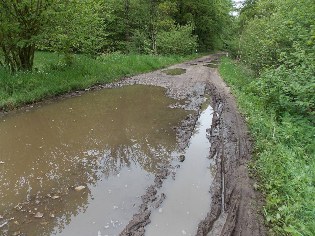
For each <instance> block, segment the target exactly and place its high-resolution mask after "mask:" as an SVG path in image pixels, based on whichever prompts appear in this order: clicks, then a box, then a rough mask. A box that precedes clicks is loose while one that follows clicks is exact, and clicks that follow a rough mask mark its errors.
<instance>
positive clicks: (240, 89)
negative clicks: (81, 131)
mask: <svg viewBox="0 0 315 236" xmlns="http://www.w3.org/2000/svg"><path fill="white" fill-rule="evenodd" d="M219 71H220V74H221V76H222V77H223V79H224V80H225V81H226V82H227V83H228V84H229V85H230V86H231V88H232V91H233V93H234V95H235V96H236V98H237V101H238V104H239V107H240V110H241V111H242V112H243V113H244V115H245V117H246V120H247V122H248V125H249V128H250V131H251V134H252V136H253V138H254V160H253V161H252V163H251V173H252V174H253V175H255V176H256V178H257V179H258V181H259V184H258V186H259V189H260V191H262V192H263V194H264V196H265V198H266V202H265V206H264V209H263V213H264V215H265V220H266V223H267V224H268V226H269V228H270V232H269V233H270V235H309V236H311V235H315V156H314V155H315V143H314V140H315V138H314V137H315V136H314V134H315V128H314V126H313V125H312V124H311V123H310V121H309V119H306V118H305V117H302V116H298V115H296V116H295V115H292V114H288V113H287V114H282V116H281V117H280V118H279V117H278V116H276V115H275V114H276V112H275V111H274V108H273V107H271V106H270V105H269V106H268V104H264V103H263V101H262V99H261V98H260V96H259V95H258V94H257V93H255V92H253V91H255V90H254V89H252V88H253V86H255V83H257V80H258V79H255V78H254V76H253V74H252V73H251V72H250V71H249V70H247V69H245V68H244V67H243V66H242V65H240V64H237V63H235V62H233V61H232V60H230V59H228V58H225V59H223V60H222V63H221V64H220V66H219Z"/></svg>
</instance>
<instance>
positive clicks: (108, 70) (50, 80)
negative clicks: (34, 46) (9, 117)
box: [0, 52, 196, 110]
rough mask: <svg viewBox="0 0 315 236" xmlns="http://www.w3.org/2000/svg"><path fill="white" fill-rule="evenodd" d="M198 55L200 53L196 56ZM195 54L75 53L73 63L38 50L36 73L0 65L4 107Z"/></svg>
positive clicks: (0, 102)
mask: <svg viewBox="0 0 315 236" xmlns="http://www.w3.org/2000/svg"><path fill="white" fill-rule="evenodd" d="M194 56H196V55H194ZM194 56H186V57H182V56H153V55H124V54H120V53H112V54H107V55H104V56H100V57H98V58H96V59H92V58H91V57H88V56H85V55H75V56H74V58H72V59H71V61H72V63H71V64H67V63H65V62H64V57H61V56H59V55H58V54H56V53H48V52H38V53H36V55H35V61H34V70H33V72H18V73H16V74H14V75H12V74H11V73H10V72H9V71H8V70H6V69H4V68H1V67H0V110H1V109H13V108H15V107H17V106H20V105H23V104H26V103H32V102H35V101H39V100H41V99H43V98H47V97H52V96H56V95H59V94H64V93H67V92H71V91H74V90H79V89H84V88H87V87H89V86H92V85H94V84H98V83H109V82H112V81H115V80H117V79H119V78H122V77H125V76H131V75H135V74H139V73H143V72H148V71H152V70H155V69H159V68H163V67H166V66H168V65H170V64H175V63H178V62H181V61H183V60H187V59H190V58H192V57H194Z"/></svg>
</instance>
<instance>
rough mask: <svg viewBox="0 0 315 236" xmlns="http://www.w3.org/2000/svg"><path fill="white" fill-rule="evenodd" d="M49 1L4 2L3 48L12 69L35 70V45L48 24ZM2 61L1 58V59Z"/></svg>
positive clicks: (0, 11)
mask: <svg viewBox="0 0 315 236" xmlns="http://www.w3.org/2000/svg"><path fill="white" fill-rule="evenodd" d="M51 3H52V2H51V1H50V0H45V1H39V0H37V1H30V0H24V1H10V0H3V1H0V48H1V50H2V55H3V62H1V63H0V64H3V65H6V66H7V67H8V68H9V69H10V70H11V72H15V71H18V70H31V69H32V66H33V59H34V52H35V44H36V41H37V40H38V36H39V35H40V33H41V31H42V29H43V28H44V27H45V25H46V20H47V17H46V15H45V11H46V10H47V9H49V8H50V6H51ZM0 60H1V58H0Z"/></svg>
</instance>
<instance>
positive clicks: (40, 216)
mask: <svg viewBox="0 0 315 236" xmlns="http://www.w3.org/2000/svg"><path fill="white" fill-rule="evenodd" d="M43 216H44V213H41V212H37V213H36V214H35V215H34V217H35V218H42V217H43Z"/></svg>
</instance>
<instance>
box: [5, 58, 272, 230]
mask: <svg viewBox="0 0 315 236" xmlns="http://www.w3.org/2000/svg"><path fill="white" fill-rule="evenodd" d="M222 55H223V54H215V55H210V56H206V57H203V58H200V59H197V60H194V61H190V62H186V63H183V64H179V65H175V66H172V67H170V68H168V69H171V70H172V69H176V68H181V69H182V70H183V71H185V73H182V74H180V75H168V74H165V72H164V70H158V71H155V72H152V73H147V74H142V75H138V76H134V77H131V78H124V79H122V80H120V81H117V82H115V83H112V84H105V85H96V86H93V87H91V88H89V89H86V90H84V91H76V92H73V93H70V94H67V95H63V96H61V97H58V98H54V99H50V100H48V101H44V102H40V103H38V104H34V105H29V106H26V107H23V108H21V109H19V111H16V112H9V115H11V114H13V113H18V112H25V111H28V110H32V109H33V108H32V106H34V107H38V106H43V107H45V106H47V104H54V103H55V101H58V102H60V101H65V100H68V98H72V97H80V96H83V95H84V94H85V93H91V91H92V92H93V91H97V90H104V91H106V90H111V89H114V88H121V87H126V86H127V87H134V85H149V86H158V87H162V88H164V89H165V94H166V96H167V97H169V98H172V99H175V100H174V102H172V103H171V104H169V105H168V107H169V108H172V109H179V110H182V111H186V112H187V113H186V115H185V118H183V119H182V120H181V122H180V123H179V124H173V125H171V128H172V130H173V132H174V136H173V137H174V139H175V140H176V145H177V148H176V150H175V151H174V149H173V151H172V152H171V153H169V154H168V155H173V158H171V159H168V160H169V161H162V162H160V163H159V165H158V168H155V171H153V172H152V171H151V172H150V173H151V174H149V175H146V174H144V175H143V176H147V180H148V181H147V182H146V184H147V185H145V184H144V185H145V191H143V190H141V191H143V192H142V193H140V192H141V191H139V194H140V195H139V197H138V199H137V200H136V203H135V204H134V207H133V209H130V206H129V207H127V208H128V210H127V208H125V210H124V212H126V211H128V212H129V213H130V214H129V215H128V216H126V218H125V221H124V223H123V224H121V225H120V228H119V229H120V231H118V230H117V231H112V232H111V233H108V234H107V233H106V231H99V232H96V233H98V234H97V235H100V236H102V235H149V234H146V233H147V231H146V230H147V229H148V227H151V226H150V223H151V222H152V216H153V215H154V213H156V212H158V211H159V209H160V208H161V207H162V206H163V204H164V203H166V201H167V199H168V194H167V191H164V188H163V187H165V184H166V183H167V181H170V180H172V181H174V182H176V178H177V173H178V170H179V169H181V168H184V167H183V166H184V164H185V162H187V158H188V157H186V156H185V158H184V159H183V158H182V157H181V156H182V155H184V154H185V150H186V149H187V147H188V146H189V142H190V139H191V137H192V135H193V134H194V132H195V128H196V127H197V126H198V124H197V122H198V118H199V116H200V114H201V112H202V110H203V106H204V105H203V104H204V102H205V101H206V98H210V101H211V106H212V108H213V117H212V118H210V117H209V124H211V127H210V128H209V129H208V130H207V134H208V136H207V137H208V140H209V143H210V148H209V151H208V156H207V159H208V160H209V161H210V162H211V163H213V165H211V168H209V171H211V176H213V177H212V178H213V180H211V179H209V195H208V196H209V199H208V200H209V206H208V208H207V213H205V216H203V217H202V218H203V219H202V220H201V221H200V222H199V223H198V222H196V225H195V227H196V233H195V234H196V235H209V236H210V235H214V236H216V235H265V234H266V232H265V228H264V225H263V221H262V217H261V213H260V212H259V211H260V209H261V201H260V200H259V194H258V193H257V192H255V190H254V187H253V180H252V179H251V178H250V177H249V174H248V169H247V164H248V161H249V160H250V158H251V143H250V137H249V135H248V131H247V128H246V125H245V122H244V119H243V117H242V116H241V114H240V113H239V112H238V109H237V106H236V102H235V99H234V97H233V96H232V95H231V92H230V90H229V88H228V87H227V85H226V84H225V83H224V82H223V81H222V79H221V78H220V76H219V74H218V71H217V69H216V68H211V67H212V66H211V67H209V65H210V64H215V65H217V64H218V62H219V59H220V57H221V56H222ZM131 85H132V86H131ZM6 115H8V114H5V113H4V112H2V113H1V114H0V118H1V119H3V117H5V116H6ZM210 119H212V120H210ZM169 127H170V126H169ZM166 129H167V128H166ZM169 132H170V133H171V131H169ZM164 138H165V137H164V136H161V137H159V139H157V140H163V139H164ZM166 142H168V141H166ZM127 159H128V158H127ZM163 160H164V159H163ZM127 167H128V166H127ZM208 167H210V166H208ZM0 168H2V166H1V165H0ZM120 170H122V171H123V168H122V169H120ZM120 170H119V171H118V172H117V173H118V174H119V172H120ZM127 171H128V169H127ZM140 172H141V171H140ZM139 177H140V176H138V177H135V178H139ZM140 178H141V177H140ZM178 178H179V177H178ZM206 178H208V177H206ZM81 184H82V183H79V182H76V183H75V184H72V185H71V186H70V187H68V190H67V193H68V192H69V195H71V194H73V195H74V196H75V195H78V194H82V195H81V197H82V196H83V198H85V199H88V198H89V197H92V195H91V194H90V191H91V190H92V189H93V188H91V186H90V185H84V184H82V185H83V186H84V187H86V188H84V189H82V190H81V191H76V190H75V187H76V186H79V185H81ZM120 187H121V186H120ZM104 188H107V187H106V186H104ZM48 194H49V196H48V195H47V194H46V196H45V197H44V198H45V199H41V202H43V203H44V202H45V201H50V202H58V201H61V200H62V199H63V195H62V191H60V192H58V190H56V191H53V192H51V193H48ZM54 196H59V197H58V198H55V197H54ZM84 196H86V197H84ZM54 198H55V199H54ZM34 199H35V201H34V202H35V204H36V196H35V198H34ZM72 199H75V197H74V198H69V204H70V202H71V200H72ZM192 201H198V199H192ZM64 204H66V203H64ZM99 204H101V201H100V202H99ZM44 206H45V204H43V207H44ZM77 206H80V203H79V204H77V205H76V207H77ZM81 206H82V208H83V209H84V204H82V205H81ZM20 207H21V206H20ZM20 207H18V208H20ZM23 207H24V206H23V204H22V208H21V209H23V210H24V208H23ZM38 209H39V208H38ZM75 209H78V208H75ZM29 210H30V209H28V208H27V207H26V206H25V211H26V212H28V211H29ZM41 211H42V210H39V211H34V207H33V208H32V216H33V218H32V219H31V220H32V221H34V220H41V219H42V218H41V217H39V216H40V215H37V216H38V218H36V217H35V216H36V214H37V212H40V213H41ZM1 214H2V213H1V212H0V215H1ZM52 214H53V216H54V217H55V218H54V219H56V218H58V217H56V215H57V214H54V213H52ZM105 214H106V213H105ZM70 215H71V214H70ZM48 216H49V215H48ZM1 217H2V218H0V230H2V229H4V228H5V227H7V225H3V224H5V222H8V221H5V219H6V220H9V222H10V224H11V225H13V224H14V223H15V219H12V217H11V218H9V214H7V215H5V216H3V214H2V215H1ZM34 217H35V218H34ZM45 217H46V215H45ZM50 217H51V216H50ZM173 220H175V221H176V219H173ZM65 221H66V222H67V224H69V222H70V224H71V221H74V220H72V219H71V217H70V218H67V219H66V220H65ZM111 221H112V222H111ZM111 221H109V224H111V223H114V225H115V224H116V223H118V224H119V222H116V221H115V220H111ZM117 221H119V219H118V220H117ZM79 222H80V221H79ZM18 223H19V224H20V222H18ZM36 224H40V225H42V226H43V227H45V224H46V222H45V220H43V221H38V222H36ZM102 224H104V222H102ZM170 224H172V221H170ZM55 225H56V224H55ZM108 226H109V225H107V224H106V225H104V227H108ZM69 229H70V228H69ZM106 229H107V228H106ZM12 232H14V233H16V235H22V233H23V232H21V231H20V230H19V227H17V228H16V231H11V233H12ZM50 232H51V231H50ZM72 232H73V231H72ZM185 234H187V232H186V231H181V232H180V233H179V234H178V235H185ZM47 235H56V234H47ZM69 235H71V234H69ZM76 235H80V232H77V234H76ZM85 235H86V234H85ZM166 235H167V234H166ZM189 235H193V234H191V233H189ZM149 236H150V235H149ZM170 236H171V235H170ZM172 236H173V235H172Z"/></svg>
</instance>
